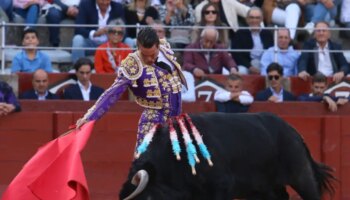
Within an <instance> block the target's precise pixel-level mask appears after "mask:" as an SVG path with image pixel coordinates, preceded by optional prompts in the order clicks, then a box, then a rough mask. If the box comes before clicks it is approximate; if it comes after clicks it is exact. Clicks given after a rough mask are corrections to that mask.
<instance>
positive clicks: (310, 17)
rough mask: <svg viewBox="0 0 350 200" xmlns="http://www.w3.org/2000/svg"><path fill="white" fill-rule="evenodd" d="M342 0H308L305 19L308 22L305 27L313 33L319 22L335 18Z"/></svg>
mask: <svg viewBox="0 0 350 200" xmlns="http://www.w3.org/2000/svg"><path fill="white" fill-rule="evenodd" d="M342 1H343V0H319V1H317V0H308V2H307V3H306V5H305V9H304V13H305V21H306V22H308V23H307V24H306V25H305V27H304V28H306V30H307V31H309V33H310V34H311V33H312V32H313V29H314V27H315V24H316V23H317V22H319V21H326V22H330V21H331V20H333V19H334V18H335V17H336V16H337V14H338V13H337V10H338V6H339V5H340V4H341V2H342ZM348 12H349V11H348Z"/></svg>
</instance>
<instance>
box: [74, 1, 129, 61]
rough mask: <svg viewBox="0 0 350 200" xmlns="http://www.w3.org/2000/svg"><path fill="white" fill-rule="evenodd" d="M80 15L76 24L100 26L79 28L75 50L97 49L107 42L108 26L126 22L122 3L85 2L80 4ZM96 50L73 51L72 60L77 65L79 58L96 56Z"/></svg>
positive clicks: (75, 37)
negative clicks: (119, 20)
mask: <svg viewBox="0 0 350 200" xmlns="http://www.w3.org/2000/svg"><path fill="white" fill-rule="evenodd" d="M78 9H79V13H78V16H77V17H76V19H75V23H76V24H88V25H96V26H97V25H98V27H97V28H96V27H77V28H76V29H75V35H74V37H73V44H72V46H73V48H82V47H85V48H96V47H98V46H99V45H101V44H103V43H105V42H107V40H108V38H107V30H108V28H107V24H108V23H109V22H110V21H111V20H113V19H118V18H121V19H123V20H124V10H123V6H122V5H121V4H120V3H116V2H111V0H83V1H81V2H80V4H79V8H78ZM94 53H95V51H94V50H89V51H85V50H81V49H73V50H72V60H73V62H74V63H75V62H76V61H77V60H78V59H79V58H81V57H85V56H87V55H94Z"/></svg>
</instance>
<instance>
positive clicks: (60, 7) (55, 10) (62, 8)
mask: <svg viewBox="0 0 350 200" xmlns="http://www.w3.org/2000/svg"><path fill="white" fill-rule="evenodd" d="M79 3H80V0H53V6H51V7H50V8H49V11H48V13H47V15H46V21H47V23H48V24H59V23H60V22H61V21H62V20H63V19H65V18H69V19H75V18H76V17H77V15H78V13H79V8H78V5H79ZM49 32H50V36H49V37H50V38H49V40H50V43H51V45H52V46H54V47H58V46H59V44H60V38H59V35H60V28H59V27H57V26H50V27H49Z"/></svg>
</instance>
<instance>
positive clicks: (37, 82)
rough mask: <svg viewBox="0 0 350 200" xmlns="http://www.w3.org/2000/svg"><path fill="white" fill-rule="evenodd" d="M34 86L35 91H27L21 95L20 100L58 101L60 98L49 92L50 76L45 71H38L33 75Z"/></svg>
mask: <svg viewBox="0 0 350 200" xmlns="http://www.w3.org/2000/svg"><path fill="white" fill-rule="evenodd" d="M32 85H33V89H31V90H29V91H26V92H24V93H23V94H22V95H20V97H19V98H20V99H37V100H49V99H58V96H57V95H56V94H53V93H51V92H50V91H48V87H49V75H48V74H47V72H46V71H45V70H43V69H38V70H36V71H35V72H34V73H33V80H32Z"/></svg>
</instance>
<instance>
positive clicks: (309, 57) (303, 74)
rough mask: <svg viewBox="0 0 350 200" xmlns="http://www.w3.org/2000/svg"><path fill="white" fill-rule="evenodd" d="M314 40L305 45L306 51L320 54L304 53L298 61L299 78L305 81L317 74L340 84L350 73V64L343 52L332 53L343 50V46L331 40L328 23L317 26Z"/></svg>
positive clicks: (319, 23)
mask: <svg viewBox="0 0 350 200" xmlns="http://www.w3.org/2000/svg"><path fill="white" fill-rule="evenodd" d="M315 27H316V30H315V33H314V37H315V38H314V39H311V40H309V41H307V42H305V44H304V48H303V49H304V50H309V51H310V50H317V51H318V52H303V53H302V54H301V56H300V58H299V61H298V76H299V77H300V78H302V79H304V80H306V79H307V78H308V77H310V75H311V76H313V75H314V74H316V73H317V72H321V73H323V74H324V75H325V76H333V81H334V82H336V83H338V82H340V81H341V80H342V79H343V77H344V76H345V75H346V74H347V73H348V72H349V64H348V63H347V62H346V59H345V57H344V54H343V53H342V52H330V51H333V50H338V51H339V50H341V49H342V48H341V46H340V45H338V44H336V43H335V42H333V41H332V40H330V38H331V33H330V31H329V25H328V23H327V22H318V23H317V24H316V26H315Z"/></svg>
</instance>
